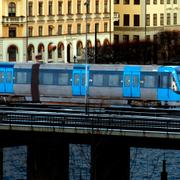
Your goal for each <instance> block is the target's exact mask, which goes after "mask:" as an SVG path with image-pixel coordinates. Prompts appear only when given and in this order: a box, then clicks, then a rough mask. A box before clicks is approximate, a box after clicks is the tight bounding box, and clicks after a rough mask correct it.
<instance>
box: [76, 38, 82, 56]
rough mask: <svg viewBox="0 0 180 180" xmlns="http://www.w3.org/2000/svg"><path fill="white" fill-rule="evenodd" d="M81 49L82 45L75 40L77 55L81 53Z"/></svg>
mask: <svg viewBox="0 0 180 180" xmlns="http://www.w3.org/2000/svg"><path fill="white" fill-rule="evenodd" d="M82 49H83V45H82V42H81V41H78V42H77V56H81V55H82Z"/></svg>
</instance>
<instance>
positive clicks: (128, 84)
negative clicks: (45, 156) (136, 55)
mask: <svg viewBox="0 0 180 180" xmlns="http://www.w3.org/2000/svg"><path fill="white" fill-rule="evenodd" d="M130 79H131V76H130V75H125V84H124V86H125V87H129V86H130Z"/></svg>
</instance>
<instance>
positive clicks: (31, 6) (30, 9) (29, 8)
mask: <svg viewBox="0 0 180 180" xmlns="http://www.w3.org/2000/svg"><path fill="white" fill-rule="evenodd" d="M28 15H29V16H32V15H33V2H29V3H28Z"/></svg>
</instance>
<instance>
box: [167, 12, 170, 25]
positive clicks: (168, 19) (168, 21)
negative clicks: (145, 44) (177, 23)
mask: <svg viewBox="0 0 180 180" xmlns="http://www.w3.org/2000/svg"><path fill="white" fill-rule="evenodd" d="M167 25H171V14H170V13H167Z"/></svg>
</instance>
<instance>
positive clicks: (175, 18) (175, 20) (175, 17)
mask: <svg viewBox="0 0 180 180" xmlns="http://www.w3.org/2000/svg"><path fill="white" fill-rule="evenodd" d="M173 18H174V25H176V24H177V13H174V14H173Z"/></svg>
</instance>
